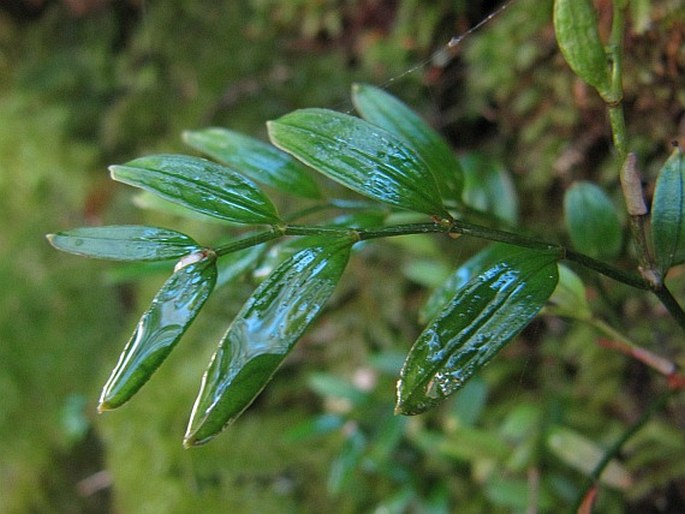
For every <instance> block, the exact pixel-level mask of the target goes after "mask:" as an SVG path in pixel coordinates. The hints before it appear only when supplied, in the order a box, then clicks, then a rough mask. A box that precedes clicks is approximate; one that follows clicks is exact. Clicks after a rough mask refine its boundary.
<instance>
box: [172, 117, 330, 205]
mask: <svg viewBox="0 0 685 514" xmlns="http://www.w3.org/2000/svg"><path fill="white" fill-rule="evenodd" d="M183 140H184V141H185V142H186V143H187V144H189V145H190V146H192V147H193V148H195V149H196V150H199V151H201V152H203V153H204V154H206V155H208V156H210V157H212V158H213V159H216V160H217V161H219V162H221V163H224V164H226V165H227V166H230V167H231V168H233V169H235V170H236V171H238V172H240V173H243V174H244V175H247V176H248V177H250V178H251V179H253V180H256V181H257V182H261V183H262V184H265V185H267V186H270V187H273V188H274V189H278V190H280V191H283V192H284V193H289V194H294V195H297V196H302V197H304V198H320V197H321V193H320V192H319V187H318V186H317V185H316V182H314V180H313V179H312V178H311V177H310V176H309V174H308V172H307V169H306V168H305V167H304V166H302V165H301V164H300V163H299V162H297V161H296V160H295V159H293V158H292V157H290V156H289V155H288V154H286V153H284V152H281V151H280V150H278V149H276V148H274V147H273V146H271V145H268V144H266V143H263V142H262V141H259V140H258V139H255V138H253V137H249V136H246V135H243V134H240V133H238V132H234V131H232V130H228V129H224V128H218V127H211V128H206V129H202V130H195V131H187V132H184V133H183Z"/></svg>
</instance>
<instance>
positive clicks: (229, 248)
mask: <svg viewBox="0 0 685 514" xmlns="http://www.w3.org/2000/svg"><path fill="white" fill-rule="evenodd" d="M282 235H283V229H282V228H280V227H278V226H276V225H274V226H272V227H271V229H270V230H266V231H264V232H257V233H255V234H252V235H249V236H247V237H244V238H242V239H237V240H235V241H231V242H230V243H226V244H225V245H222V246H219V247H217V248H214V252H215V253H216V256H217V257H221V256H222V255H228V254H229V253H233V252H237V251H238V250H244V249H245V248H250V247H251V246H255V245H258V244H261V243H266V242H267V241H271V240H272V239H278V238H279V237H281V236H282Z"/></svg>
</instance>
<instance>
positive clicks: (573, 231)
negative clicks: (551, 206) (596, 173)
mask: <svg viewBox="0 0 685 514" xmlns="http://www.w3.org/2000/svg"><path fill="white" fill-rule="evenodd" d="M564 219H565V222H566V228H567V230H568V233H569V235H570V236H571V242H572V243H573V246H574V247H575V248H576V250H578V251H579V252H583V253H585V254H587V255H589V256H590V257H595V258H599V259H613V258H615V257H616V256H618V254H619V252H620V251H621V241H622V237H623V236H622V230H621V223H620V221H619V219H618V214H617V212H616V209H615V207H614V204H613V203H612V202H611V200H610V199H609V197H608V196H607V195H606V193H604V191H603V190H602V189H601V188H600V187H599V186H597V185H595V184H593V183H591V182H584V181H581V182H576V183H575V184H573V185H572V186H571V187H570V188H569V189H568V190H567V191H566V195H565V196H564Z"/></svg>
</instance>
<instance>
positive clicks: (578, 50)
mask: <svg viewBox="0 0 685 514" xmlns="http://www.w3.org/2000/svg"><path fill="white" fill-rule="evenodd" d="M554 31H555V33H556V37H557V43H558V44H559V48H560V49H561V53H562V54H563V55H564V58H565V59H566V62H567V63H568V65H569V66H570V67H571V69H572V70H573V71H574V72H575V74H576V75H578V76H579V77H580V78H581V79H583V80H584V81H585V82H587V83H588V84H590V85H591V86H592V87H594V88H595V89H596V90H597V91H598V92H599V94H600V95H602V97H605V98H607V97H608V96H609V95H610V92H611V83H610V82H611V81H610V77H609V66H608V62H607V58H606V54H605V52H604V45H602V41H601V40H600V38H599V30H598V28H597V13H596V12H595V8H594V6H593V5H592V0H555V2H554Z"/></svg>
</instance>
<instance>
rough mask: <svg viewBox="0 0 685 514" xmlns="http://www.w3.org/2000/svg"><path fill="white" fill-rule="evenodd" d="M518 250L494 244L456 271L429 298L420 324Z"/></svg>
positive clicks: (420, 317)
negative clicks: (483, 273)
mask: <svg viewBox="0 0 685 514" xmlns="http://www.w3.org/2000/svg"><path fill="white" fill-rule="evenodd" d="M516 250H517V247H515V246H512V245H508V244H504V243H493V244H490V245H488V246H486V247H485V248H484V249H483V250H481V251H480V252H478V253H477V254H476V255H474V256H473V257H471V258H470V259H469V260H467V261H466V262H465V263H463V264H462V265H461V266H459V267H458V268H457V269H456V270H454V272H453V273H452V274H451V275H450V276H449V277H448V278H447V280H445V281H444V282H443V284H442V285H441V286H440V287H438V288H436V289H435V290H434V291H433V293H432V294H431V295H430V296H429V297H428V300H427V301H426V303H425V304H424V305H423V307H422V308H421V311H420V312H419V319H420V322H421V323H428V322H429V321H430V320H431V319H433V317H435V316H436V315H437V314H438V313H439V312H440V311H441V310H442V308H443V307H444V306H445V305H446V304H447V302H449V301H450V300H451V299H452V297H454V292H455V291H458V290H459V289H461V288H462V287H463V286H464V285H466V283H467V282H468V281H469V280H471V279H472V278H473V277H475V276H476V275H478V274H479V273H481V272H483V271H485V270H486V269H488V268H489V267H491V266H492V265H493V264H496V263H498V262H500V261H502V260H504V259H505V258H506V257H507V256H509V255H511V254H512V252H515V251H516Z"/></svg>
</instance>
